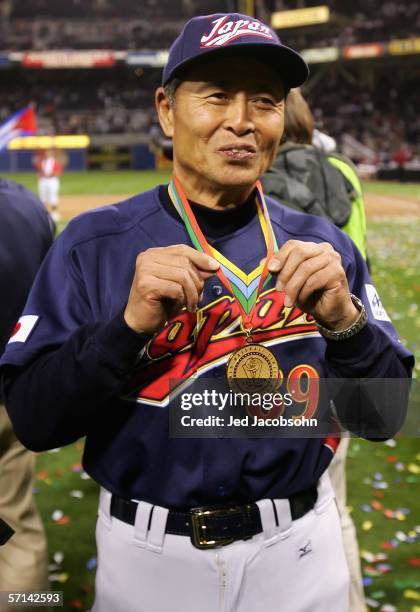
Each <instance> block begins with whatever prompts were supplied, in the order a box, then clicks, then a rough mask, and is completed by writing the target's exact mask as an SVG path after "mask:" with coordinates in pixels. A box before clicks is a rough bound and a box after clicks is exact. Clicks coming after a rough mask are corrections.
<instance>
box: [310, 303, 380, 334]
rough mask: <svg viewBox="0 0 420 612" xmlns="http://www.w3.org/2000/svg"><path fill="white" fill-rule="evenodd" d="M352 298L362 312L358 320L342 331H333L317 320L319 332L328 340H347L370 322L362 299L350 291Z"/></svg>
mask: <svg viewBox="0 0 420 612" xmlns="http://www.w3.org/2000/svg"><path fill="white" fill-rule="evenodd" d="M350 298H351V301H352V302H353V304H354V305H355V306H356V308H357V310H358V311H359V313H360V314H359V316H358V317H357V319H356V321H355V322H354V323H352V324H351V325H350V327H348V328H347V329H342V330H341V331H333V330H332V329H328V328H327V327H324V326H323V325H321V324H320V323H317V322H316V321H315V323H316V326H317V328H318V331H319V333H320V334H321V336H323V337H324V338H327V340H347V339H348V338H351V337H352V336H355V335H356V334H358V333H359V331H360V330H361V329H363V328H364V326H365V325H366V323H367V322H368V316H367V312H366V308H365V307H364V306H363V303H362V302H361V300H359V298H358V297H356V296H355V295H353V294H352V293H350Z"/></svg>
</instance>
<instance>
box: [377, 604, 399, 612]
mask: <svg viewBox="0 0 420 612" xmlns="http://www.w3.org/2000/svg"><path fill="white" fill-rule="evenodd" d="M379 612H398V610H397V608H396V607H395V606H392V605H391V604H384V605H383V606H382V607H381V609H380V610H379Z"/></svg>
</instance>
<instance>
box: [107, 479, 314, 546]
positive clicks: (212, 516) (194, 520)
mask: <svg viewBox="0 0 420 612" xmlns="http://www.w3.org/2000/svg"><path fill="white" fill-rule="evenodd" d="M317 497H318V492H317V489H316V487H312V488H310V489H306V490H305V491H301V492H300V493H296V494H295V495H292V496H291V497H289V498H288V500H289V503H290V511H291V515H292V520H293V521H295V520H296V519H298V518H301V517H302V516H304V515H305V514H306V513H307V512H309V510H311V509H312V508H313V507H314V505H315V502H316V500H317ZM272 504H273V512H274V517H275V520H276V523H277V525H278V524H279V523H278V518H277V511H276V506H275V504H274V502H273V501H272ZM137 505H138V504H137V502H134V501H131V500H127V499H123V498H122V497H118V496H117V495H112V498H111V509H110V512H111V515H112V516H114V517H115V518H117V519H119V520H120V521H124V523H128V524H129V525H134V522H135V518H136V511H137ZM152 515H153V507H152V510H151V513H150V519H149V527H150V524H151V521H152ZM165 531H166V533H169V534H172V535H183V536H189V537H190V538H191V542H192V543H193V545H194V546H195V547H196V548H215V547H216V546H225V545H226V544H231V543H232V542H234V541H235V540H246V539H248V538H252V536H254V535H256V534H257V533H261V531H262V524H261V517H260V510H259V508H258V506H257V504H255V503H250V504H245V505H243V506H240V505H236V504H232V505H230V506H221V507H215V506H205V507H202V508H193V509H191V510H190V511H188V512H178V511H177V510H170V511H169V514H168V518H167V522H166V529H165Z"/></svg>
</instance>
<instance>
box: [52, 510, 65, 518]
mask: <svg viewBox="0 0 420 612" xmlns="http://www.w3.org/2000/svg"><path fill="white" fill-rule="evenodd" d="M63 516H64V512H63V511H62V510H54V512H53V513H52V515H51V518H52V520H53V521H59V520H60V519H61V518H63Z"/></svg>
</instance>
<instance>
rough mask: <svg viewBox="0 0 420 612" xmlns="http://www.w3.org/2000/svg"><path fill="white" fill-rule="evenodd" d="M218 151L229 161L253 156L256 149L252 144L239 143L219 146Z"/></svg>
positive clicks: (247, 158)
mask: <svg viewBox="0 0 420 612" xmlns="http://www.w3.org/2000/svg"><path fill="white" fill-rule="evenodd" d="M219 153H221V154H222V155H223V156H224V157H225V158H227V159H229V160H231V161H246V160H249V159H252V158H254V157H255V155H256V154H257V150H256V148H255V147H254V146H253V145H249V144H242V143H239V144H236V146H235V145H234V144H232V145H225V146H224V147H220V149H219Z"/></svg>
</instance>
